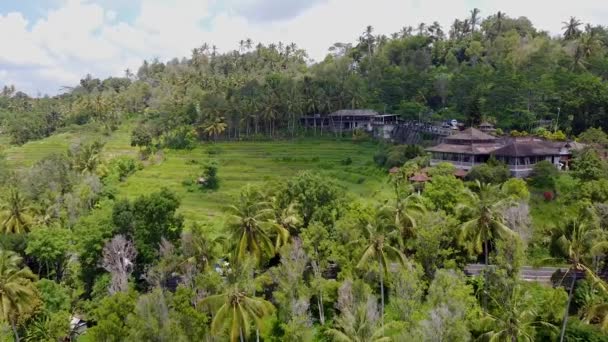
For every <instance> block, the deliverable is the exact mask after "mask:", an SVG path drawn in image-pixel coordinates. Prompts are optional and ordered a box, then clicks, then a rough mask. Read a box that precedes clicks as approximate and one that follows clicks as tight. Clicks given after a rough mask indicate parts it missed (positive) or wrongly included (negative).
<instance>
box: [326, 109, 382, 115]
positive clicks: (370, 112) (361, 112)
mask: <svg viewBox="0 0 608 342" xmlns="http://www.w3.org/2000/svg"><path fill="white" fill-rule="evenodd" d="M376 115H378V112H376V111H375V110H371V109H341V110H339V111H336V112H333V113H331V114H329V116H376Z"/></svg>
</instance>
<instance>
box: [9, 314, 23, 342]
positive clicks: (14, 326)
mask: <svg viewBox="0 0 608 342" xmlns="http://www.w3.org/2000/svg"><path fill="white" fill-rule="evenodd" d="M11 327H12V328H13V334H14V335H15V342H19V341H21V339H20V338H19V332H18V331H17V326H16V325H15V321H14V320H13V319H11Z"/></svg>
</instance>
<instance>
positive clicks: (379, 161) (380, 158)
mask: <svg viewBox="0 0 608 342" xmlns="http://www.w3.org/2000/svg"><path fill="white" fill-rule="evenodd" d="M387 158H388V156H387V154H386V150H384V149H380V150H378V151H377V152H376V153H374V163H376V165H378V166H380V167H383V166H384V165H386V160H387Z"/></svg>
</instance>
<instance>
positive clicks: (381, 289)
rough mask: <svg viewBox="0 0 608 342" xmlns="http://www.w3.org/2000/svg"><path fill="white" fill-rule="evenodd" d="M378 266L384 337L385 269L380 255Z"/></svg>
mask: <svg viewBox="0 0 608 342" xmlns="http://www.w3.org/2000/svg"><path fill="white" fill-rule="evenodd" d="M378 267H379V271H380V319H381V320H382V337H384V269H383V268H382V259H381V257H380V255H378Z"/></svg>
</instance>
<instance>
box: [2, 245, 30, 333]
mask: <svg viewBox="0 0 608 342" xmlns="http://www.w3.org/2000/svg"><path fill="white" fill-rule="evenodd" d="M21 261H22V260H21V257H20V256H18V255H17V254H16V253H14V252H11V251H5V250H0V318H1V319H2V320H3V321H4V322H7V323H9V324H10V325H11V327H12V328H13V333H14V334H15V341H17V342H18V341H19V333H18V331H17V320H18V318H19V315H21V314H23V313H26V312H28V311H30V310H32V309H33V307H34V306H35V304H36V301H37V300H36V299H37V292H36V287H35V285H34V283H33V281H34V280H36V276H35V275H34V274H33V273H32V271H30V269H29V268H27V267H24V268H21V267H20V265H21Z"/></svg>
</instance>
